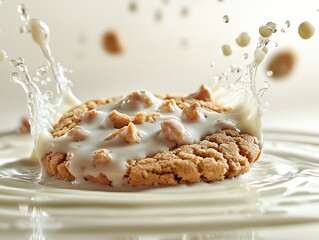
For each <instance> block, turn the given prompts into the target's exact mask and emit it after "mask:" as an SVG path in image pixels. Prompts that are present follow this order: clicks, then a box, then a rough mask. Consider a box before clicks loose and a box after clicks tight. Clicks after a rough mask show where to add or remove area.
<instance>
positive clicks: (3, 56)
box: [0, 49, 8, 62]
mask: <svg viewBox="0 0 319 240" xmlns="http://www.w3.org/2000/svg"><path fill="white" fill-rule="evenodd" d="M7 57H8V56H7V53H6V52H5V51H4V50H3V49H0V62H3V61H4V60H5V59H6V58H7Z"/></svg>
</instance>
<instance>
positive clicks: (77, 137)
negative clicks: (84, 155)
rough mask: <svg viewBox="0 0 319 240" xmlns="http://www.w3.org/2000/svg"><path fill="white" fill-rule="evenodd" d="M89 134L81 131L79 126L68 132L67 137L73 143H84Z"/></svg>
mask: <svg viewBox="0 0 319 240" xmlns="http://www.w3.org/2000/svg"><path fill="white" fill-rule="evenodd" d="M89 134H90V132H89V131H87V130H85V129H83V128H82V127H81V126H75V127H74V128H72V129H71V130H70V131H69V132H68V136H69V137H70V138H71V139H72V141H73V142H81V141H84V140H85V139H86V138H87V137H88V136H89Z"/></svg>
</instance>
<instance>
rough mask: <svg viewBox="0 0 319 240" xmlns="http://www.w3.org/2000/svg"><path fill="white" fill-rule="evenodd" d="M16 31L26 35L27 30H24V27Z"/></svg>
mask: <svg viewBox="0 0 319 240" xmlns="http://www.w3.org/2000/svg"><path fill="white" fill-rule="evenodd" d="M18 31H19V33H26V32H27V28H26V26H20V27H19V28H18Z"/></svg>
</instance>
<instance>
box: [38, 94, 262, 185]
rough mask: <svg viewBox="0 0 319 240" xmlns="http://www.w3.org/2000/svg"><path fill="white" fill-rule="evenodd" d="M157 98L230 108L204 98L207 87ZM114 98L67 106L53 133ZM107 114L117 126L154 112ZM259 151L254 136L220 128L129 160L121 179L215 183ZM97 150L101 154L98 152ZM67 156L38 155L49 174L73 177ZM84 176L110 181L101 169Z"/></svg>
mask: <svg viewBox="0 0 319 240" xmlns="http://www.w3.org/2000/svg"><path fill="white" fill-rule="evenodd" d="M161 98H162V99H164V100H169V99H174V100H175V101H176V104H177V105H178V106H179V107H180V108H181V109H184V108H185V107H186V106H190V105H192V104H193V105H194V106H197V105H200V106H201V107H202V108H205V109H206V110H209V111H216V112H226V111H229V108H225V107H223V106H221V105H220V104H218V103H215V102H213V101H212V100H211V99H209V98H207V97H206V95H205V90H203V91H202V92H199V93H198V94H197V95H193V96H189V97H187V98H183V97H180V96H175V95H166V96H161ZM113 100H114V99H108V100H94V101H90V102H87V103H84V104H81V105H79V106H78V107H76V108H74V109H72V110H70V111H69V112H68V113H66V114H64V115H63V116H62V117H61V119H60V121H59V122H58V123H57V124H56V125H55V126H54V130H53V132H52V136H53V137H60V136H63V135H64V134H69V133H70V131H71V130H72V129H74V127H75V126H77V125H79V123H80V122H81V117H82V115H83V114H84V113H86V112H87V113H89V114H86V116H88V117H89V118H90V116H92V118H94V116H95V114H96V113H95V109H96V108H97V106H98V105H104V104H107V103H110V102H112V101H113ZM166 103H167V104H166V105H163V106H162V107H164V108H167V111H169V109H170V108H169V107H170V106H169V101H166ZM194 103H195V104H194ZM111 118H112V119H114V121H117V120H119V119H120V121H117V122H118V124H119V126H118V128H121V127H123V126H126V125H127V124H128V123H130V122H139V121H147V120H149V121H152V120H153V119H154V118H156V116H153V115H150V116H148V115H143V116H137V117H135V118H134V119H130V118H128V116H124V115H123V114H119V113H117V112H114V113H112V114H111ZM145 119H146V120H145ZM132 125H133V124H132ZM129 126H130V125H129ZM260 153H261V147H260V145H259V143H258V140H257V138H256V137H254V136H250V135H248V134H244V133H239V132H238V131H236V130H230V129H224V130H222V131H220V132H217V133H214V134H212V135H209V136H206V137H205V138H204V139H203V140H201V141H200V142H198V143H195V144H189V145H182V146H179V147H175V148H173V149H170V150H167V151H164V152H160V153H157V154H155V155H154V156H150V157H148V158H144V159H131V160H129V161H127V163H126V173H125V174H124V176H123V182H124V184H127V185H131V186H140V185H143V186H157V185H176V184H180V183H197V182H201V181H203V182H213V181H218V180H223V179H224V178H233V177H236V176H238V175H240V174H243V173H245V172H248V171H249V169H250V167H251V165H252V164H253V163H254V162H255V161H256V160H257V159H258V158H259V156H260ZM101 154H104V153H103V152H101ZM96 157H97V160H100V158H99V156H96ZM102 157H103V156H102ZM101 159H102V158H101ZM68 161H69V157H68V155H67V154H66V153H51V152H49V153H47V154H46V156H45V157H44V158H43V159H42V163H43V166H44V169H45V170H46V171H47V173H48V174H49V175H51V176H54V177H56V178H58V179H62V180H67V181H73V180H75V178H74V176H72V174H70V172H69V171H68V169H67V165H68ZM85 180H86V181H89V182H93V183H99V184H103V185H110V186H112V182H111V181H110V180H109V179H108V177H107V176H105V175H104V174H102V173H101V174H99V175H98V176H90V175H88V176H85Z"/></svg>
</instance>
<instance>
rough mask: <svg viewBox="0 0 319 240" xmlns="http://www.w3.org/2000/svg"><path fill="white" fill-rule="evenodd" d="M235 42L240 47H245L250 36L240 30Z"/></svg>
mask: <svg viewBox="0 0 319 240" xmlns="http://www.w3.org/2000/svg"><path fill="white" fill-rule="evenodd" d="M236 43H237V45H238V46H240V47H246V46H248V44H249V43H250V36H249V35H248V33H246V32H242V33H241V34H239V36H238V37H237V38H236Z"/></svg>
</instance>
